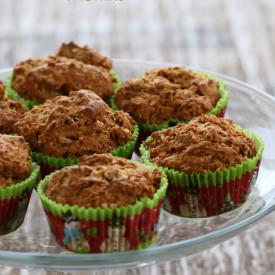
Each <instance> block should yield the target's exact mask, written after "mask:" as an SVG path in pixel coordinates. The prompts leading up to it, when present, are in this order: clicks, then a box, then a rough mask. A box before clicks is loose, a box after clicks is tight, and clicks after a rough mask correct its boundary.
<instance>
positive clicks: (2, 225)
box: [0, 163, 40, 235]
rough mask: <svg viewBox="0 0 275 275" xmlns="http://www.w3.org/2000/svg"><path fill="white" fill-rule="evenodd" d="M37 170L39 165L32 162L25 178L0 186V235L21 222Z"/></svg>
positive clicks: (37, 173)
mask: <svg viewBox="0 0 275 275" xmlns="http://www.w3.org/2000/svg"><path fill="white" fill-rule="evenodd" d="M39 170H40V169H39V166H38V165H37V164H35V163H32V170H31V174H30V176H29V177H28V178H27V179H25V180H24V181H22V182H19V183H15V184H12V185H10V186H8V187H5V188H1V187H0V235H4V234H8V233H11V232H13V231H15V230H16V229H17V228H18V227H20V225H21V224H22V223H23V221H24V218H25V215H26V211H27V208H28V205H29V200H30V197H31V194H32V189H33V187H34V185H35V184H36V180H37V179H38V176H39Z"/></svg>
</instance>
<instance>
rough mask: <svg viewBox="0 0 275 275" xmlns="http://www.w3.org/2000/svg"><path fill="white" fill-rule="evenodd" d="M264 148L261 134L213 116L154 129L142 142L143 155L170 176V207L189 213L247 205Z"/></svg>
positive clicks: (199, 214) (205, 214) (209, 213)
mask: <svg viewBox="0 0 275 275" xmlns="http://www.w3.org/2000/svg"><path fill="white" fill-rule="evenodd" d="M262 152H263V142H262V140H261V138H260V137H258V136H257V135H256V134H254V133H252V132H251V131H249V130H244V129H242V128H241V127H239V126H236V125H234V124H233V122H232V121H230V120H227V119H223V118H218V117H216V116H213V115H203V116H201V117H199V118H197V119H194V120H192V121H191V122H190V123H188V124H180V125H178V126H176V127H173V128H169V129H165V130H162V131H159V132H154V133H153V134H152V135H151V136H150V137H149V138H148V139H147V140H146V141H145V142H144V143H143V144H142V146H141V154H142V158H143V160H144V161H145V162H146V163H154V164H156V165H158V166H160V167H163V168H164V171H165V173H166V174H167V176H168V180H169V187H168V192H167V199H166V202H165V209H166V210H167V211H169V212H171V213H173V214H176V215H180V216H185V217H208V216H214V215H218V214H221V213H224V212H226V211H229V210H231V209H234V208H236V207H238V206H240V205H242V204H243V203H244V202H245V200H246V198H247V196H248V195H249V193H250V190H251V188H252V187H253V185H254V183H255V181H256V179H257V175H258V171H259V166H260V160H261V156H262Z"/></svg>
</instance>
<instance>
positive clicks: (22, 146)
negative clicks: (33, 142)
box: [0, 134, 31, 187]
mask: <svg viewBox="0 0 275 275" xmlns="http://www.w3.org/2000/svg"><path fill="white" fill-rule="evenodd" d="M30 170H31V163H30V148H29V145H28V144H27V143H26V142H25V140H24V138H23V137H20V136H9V135H1V134H0V187H7V186H9V185H11V184H14V183H17V182H20V181H22V180H25V179H26V178H27V177H28V176H29V174H30Z"/></svg>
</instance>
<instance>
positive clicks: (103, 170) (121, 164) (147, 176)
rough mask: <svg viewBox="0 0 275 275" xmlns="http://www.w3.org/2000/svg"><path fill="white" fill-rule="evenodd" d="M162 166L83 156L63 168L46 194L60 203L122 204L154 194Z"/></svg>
mask: <svg viewBox="0 0 275 275" xmlns="http://www.w3.org/2000/svg"><path fill="white" fill-rule="evenodd" d="M160 180H161V173H160V171H159V170H157V169H156V170H154V171H153V172H151V171H149V170H148V169H147V168H146V167H145V166H143V165H141V164H139V163H136V162H131V161H128V160H126V159H124V158H120V157H113V156H111V155H109V154H99V155H93V156H89V157H85V158H83V159H81V161H80V165H79V166H71V167H66V168H63V169H61V170H59V171H58V172H57V173H56V174H55V175H54V176H53V177H52V178H51V180H50V181H49V183H48V184H47V186H46V189H45V195H46V196H47V197H48V198H50V199H52V200H53V201H55V202H58V203H60V204H69V205H78V206H84V207H122V206H127V205H131V204H135V203H136V202H137V200H139V199H140V198H143V197H149V198H152V197H153V195H154V193H155V192H156V190H157V189H158V188H159V186H160Z"/></svg>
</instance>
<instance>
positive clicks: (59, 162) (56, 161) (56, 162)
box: [32, 125, 139, 176]
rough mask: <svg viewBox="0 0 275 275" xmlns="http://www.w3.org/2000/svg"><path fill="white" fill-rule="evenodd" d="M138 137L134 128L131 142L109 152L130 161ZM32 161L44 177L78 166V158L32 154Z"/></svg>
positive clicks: (136, 127) (135, 127) (137, 129)
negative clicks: (65, 168)
mask: <svg viewBox="0 0 275 275" xmlns="http://www.w3.org/2000/svg"><path fill="white" fill-rule="evenodd" d="M138 135H139V128H138V126H137V125H135V126H134V132H133V140H131V141H128V142H127V143H126V144H124V145H121V146H119V147H118V148H115V149H113V150H112V151H111V154H112V155H113V156H118V157H123V158H127V159H130V158H131V157H132V154H133V151H134V149H135V146H136V142H137V139H138ZM32 159H33V160H34V161H36V162H37V163H39V165H40V167H41V174H42V175H43V176H46V175H48V174H50V173H52V172H53V171H55V170H57V169H61V168H63V167H65V166H71V165H75V164H78V161H79V159H78V158H63V157H53V156H49V155H46V154H43V153H38V152H32Z"/></svg>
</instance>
